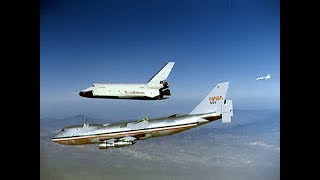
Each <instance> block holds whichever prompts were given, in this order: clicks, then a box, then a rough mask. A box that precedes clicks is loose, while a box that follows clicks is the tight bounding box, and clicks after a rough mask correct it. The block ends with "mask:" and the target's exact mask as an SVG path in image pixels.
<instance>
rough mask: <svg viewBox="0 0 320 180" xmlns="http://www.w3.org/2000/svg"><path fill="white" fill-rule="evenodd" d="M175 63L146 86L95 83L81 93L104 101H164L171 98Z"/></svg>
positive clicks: (161, 71) (160, 72)
mask: <svg viewBox="0 0 320 180" xmlns="http://www.w3.org/2000/svg"><path fill="white" fill-rule="evenodd" d="M174 64H175V63H174V62H168V63H167V64H166V65H165V66H164V67H162V69H161V70H160V71H159V72H158V73H157V74H155V75H154V76H153V77H152V78H151V79H150V80H149V81H148V83H146V84H102V83H95V84H93V85H92V86H91V87H89V88H87V89H84V90H82V91H80V92H79V95H80V96H82V97H87V98H103V99H135V100H162V99H167V97H164V96H170V95H171V92H170V90H169V89H168V88H169V84H168V82H166V81H165V80H166V79H167V78H168V76H169V74H170V72H171V70H172V68H173V66H174Z"/></svg>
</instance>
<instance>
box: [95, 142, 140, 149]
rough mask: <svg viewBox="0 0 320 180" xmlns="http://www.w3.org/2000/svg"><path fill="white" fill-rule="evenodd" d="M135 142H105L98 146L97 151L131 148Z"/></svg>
mask: <svg viewBox="0 0 320 180" xmlns="http://www.w3.org/2000/svg"><path fill="white" fill-rule="evenodd" d="M134 143H135V142H133V141H114V142H105V143H100V144H99V149H108V148H121V147H124V146H131V145H133V144H134Z"/></svg>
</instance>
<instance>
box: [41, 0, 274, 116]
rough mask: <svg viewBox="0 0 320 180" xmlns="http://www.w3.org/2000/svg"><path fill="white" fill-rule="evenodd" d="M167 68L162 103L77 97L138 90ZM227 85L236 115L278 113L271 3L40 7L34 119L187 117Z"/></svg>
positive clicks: (111, 0) (67, 1)
mask: <svg viewBox="0 0 320 180" xmlns="http://www.w3.org/2000/svg"><path fill="white" fill-rule="evenodd" d="M169 61H174V62H176V64H175V66H174V68H173V70H172V72H171V74H170V76H169V78H168V82H169V86H170V90H171V93H172V95H171V97H170V98H169V99H166V100H163V101H132V100H105V99H87V98H83V97H80V96H79V95H78V93H79V91H80V90H83V89H85V88H87V87H89V86H91V84H92V83H97V82H99V83H145V82H147V81H148V80H149V79H150V78H151V77H152V76H153V75H154V74H155V73H156V72H157V71H158V70H159V69H160V68H161V67H162V66H163V65H164V64H165V63H167V62H169ZM267 74H270V75H271V77H272V78H271V79H269V80H266V81H256V80H255V79H256V78H257V77H259V76H266V75H267ZM225 81H229V82H230V85H229V90H228V93H227V97H228V98H229V99H232V100H233V105H234V109H235V110H236V109H262V110H263V109H280V3H279V1H276V0H260V1H255V0H232V1H230V0H229V1H226V0H216V1H211V0H208V1H206V0H200V1H191V0H184V1H182V0H180V1H178V0H145V1H144V0H135V1H132V0H104V1H102V0H101V1H99V0H97V1H89V0H77V1H76V0H73V1H72V0H64V1H62V0H55V1H48V0H44V1H41V9H40V118H43V117H66V116H72V115H77V114H85V115H91V116H96V117H104V118H112V117H121V118H128V117H136V116H139V117H141V114H143V115H151V114H153V115H155V116H157V115H162V113H165V114H167V113H189V112H191V111H192V109H193V108H194V107H195V106H196V105H197V104H198V103H200V102H201V100H202V99H203V98H204V97H205V96H206V94H207V93H209V92H210V91H211V89H212V88H213V87H214V86H215V85H216V84H217V83H219V82H225Z"/></svg>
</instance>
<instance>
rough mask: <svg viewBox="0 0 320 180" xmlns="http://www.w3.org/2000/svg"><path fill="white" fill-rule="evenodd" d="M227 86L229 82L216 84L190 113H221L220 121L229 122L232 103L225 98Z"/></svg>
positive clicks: (231, 114) (231, 113)
mask: <svg viewBox="0 0 320 180" xmlns="http://www.w3.org/2000/svg"><path fill="white" fill-rule="evenodd" d="M228 87H229V82H224V83H219V84H217V85H216V86H215V87H214V88H213V90H212V91H211V92H210V93H209V94H208V95H207V96H206V97H205V98H204V99H203V100H202V101H201V103H200V104H198V105H197V107H196V108H194V109H193V110H192V111H191V113H190V114H204V113H216V114H217V115H222V123H229V122H231V116H233V105H232V100H226V94H227V91H228Z"/></svg>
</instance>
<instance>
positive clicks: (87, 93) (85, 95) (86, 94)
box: [79, 91, 93, 98]
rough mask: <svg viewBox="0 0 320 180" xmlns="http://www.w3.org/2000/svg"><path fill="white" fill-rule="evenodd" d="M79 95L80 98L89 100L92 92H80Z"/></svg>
mask: <svg viewBox="0 0 320 180" xmlns="http://www.w3.org/2000/svg"><path fill="white" fill-rule="evenodd" d="M79 95H80V96H82V97H89V98H92V97H93V94H92V91H80V92H79Z"/></svg>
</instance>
